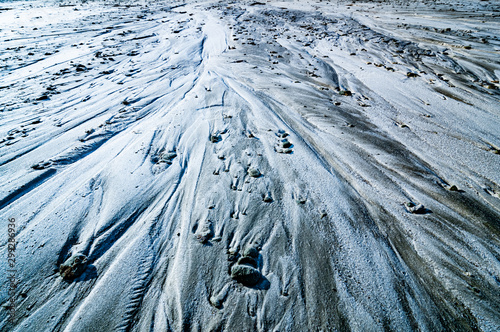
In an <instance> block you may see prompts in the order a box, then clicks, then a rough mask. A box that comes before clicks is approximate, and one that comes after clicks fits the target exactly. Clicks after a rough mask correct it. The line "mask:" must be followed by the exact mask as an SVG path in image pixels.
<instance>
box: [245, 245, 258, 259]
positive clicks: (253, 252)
mask: <svg viewBox="0 0 500 332" xmlns="http://www.w3.org/2000/svg"><path fill="white" fill-rule="evenodd" d="M243 256H245V257H252V258H257V257H259V251H258V250H257V249H255V248H254V247H248V248H246V249H245V251H244V252H243Z"/></svg>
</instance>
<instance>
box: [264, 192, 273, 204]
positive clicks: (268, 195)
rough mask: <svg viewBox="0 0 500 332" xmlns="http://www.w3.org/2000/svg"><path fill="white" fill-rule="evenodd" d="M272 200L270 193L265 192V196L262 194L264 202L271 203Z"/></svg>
mask: <svg viewBox="0 0 500 332" xmlns="http://www.w3.org/2000/svg"><path fill="white" fill-rule="evenodd" d="M272 201H273V198H272V197H271V194H269V193H267V194H266V195H265V196H264V202H266V203H271V202H272Z"/></svg>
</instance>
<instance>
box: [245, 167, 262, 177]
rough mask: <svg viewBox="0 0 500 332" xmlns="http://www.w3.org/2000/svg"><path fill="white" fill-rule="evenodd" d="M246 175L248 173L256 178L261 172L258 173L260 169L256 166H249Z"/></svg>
mask: <svg viewBox="0 0 500 332" xmlns="http://www.w3.org/2000/svg"><path fill="white" fill-rule="evenodd" d="M248 175H250V176H251V177H253V178H258V177H259V176H261V175H262V174H261V173H260V171H259V170H258V169H257V168H249V169H248Z"/></svg>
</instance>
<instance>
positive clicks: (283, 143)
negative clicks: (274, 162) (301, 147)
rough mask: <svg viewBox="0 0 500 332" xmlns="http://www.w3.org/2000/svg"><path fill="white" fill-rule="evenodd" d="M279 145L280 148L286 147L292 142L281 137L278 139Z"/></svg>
mask: <svg viewBox="0 0 500 332" xmlns="http://www.w3.org/2000/svg"><path fill="white" fill-rule="evenodd" d="M280 146H281V147H282V148H285V149H286V148H289V147H291V146H292V143H290V141H289V140H288V139H286V138H284V139H282V140H281V141H280Z"/></svg>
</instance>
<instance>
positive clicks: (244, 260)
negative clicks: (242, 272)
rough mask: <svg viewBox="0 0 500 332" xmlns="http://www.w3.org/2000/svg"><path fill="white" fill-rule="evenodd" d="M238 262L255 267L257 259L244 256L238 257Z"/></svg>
mask: <svg viewBox="0 0 500 332" xmlns="http://www.w3.org/2000/svg"><path fill="white" fill-rule="evenodd" d="M238 264H239V265H249V266H252V267H255V268H257V261H256V260H255V259H254V258H252V257H250V256H245V257H242V258H240V259H239V260H238Z"/></svg>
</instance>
